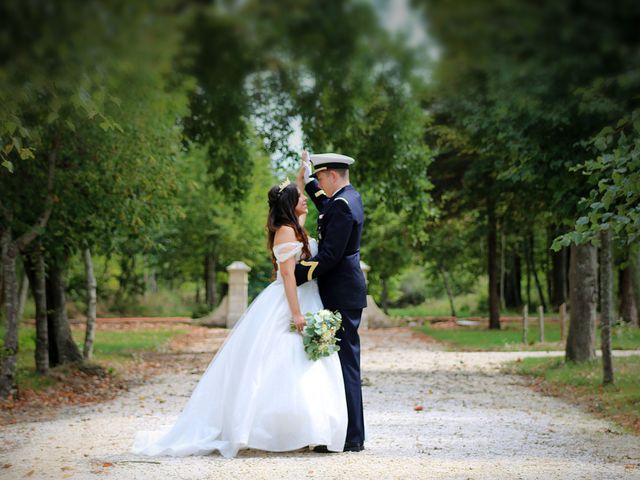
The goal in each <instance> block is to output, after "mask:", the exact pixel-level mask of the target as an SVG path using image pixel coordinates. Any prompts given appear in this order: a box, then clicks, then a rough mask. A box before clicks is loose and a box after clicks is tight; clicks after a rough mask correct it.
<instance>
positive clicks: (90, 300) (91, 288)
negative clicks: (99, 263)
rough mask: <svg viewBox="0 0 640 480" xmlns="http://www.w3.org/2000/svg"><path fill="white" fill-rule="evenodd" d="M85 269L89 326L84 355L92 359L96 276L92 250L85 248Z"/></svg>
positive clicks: (85, 357)
mask: <svg viewBox="0 0 640 480" xmlns="http://www.w3.org/2000/svg"><path fill="white" fill-rule="evenodd" d="M84 271H85V273H86V277H87V328H86V330H85V335H84V349H83V351H82V357H83V358H84V359H85V360H91V356H92V355H93V341H94V339H95V336H96V303H97V302H96V288H97V284H96V276H95V274H94V273H93V260H92V259H91V250H90V249H88V248H86V249H85V250H84Z"/></svg>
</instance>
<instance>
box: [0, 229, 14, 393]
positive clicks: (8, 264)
mask: <svg viewBox="0 0 640 480" xmlns="http://www.w3.org/2000/svg"><path fill="white" fill-rule="evenodd" d="M11 240H12V239H11V228H5V229H4V230H2V233H1V236H0V244H1V246H2V274H3V277H4V306H5V328H6V330H5V334H4V348H3V349H2V350H0V359H1V360H2V369H1V370H0V398H7V397H8V396H9V395H11V394H12V392H13V391H14V390H15V372H16V363H17V358H16V355H17V353H18V279H17V277H16V258H17V256H18V250H17V249H16V248H15V245H14V244H13V242H12V241H11Z"/></svg>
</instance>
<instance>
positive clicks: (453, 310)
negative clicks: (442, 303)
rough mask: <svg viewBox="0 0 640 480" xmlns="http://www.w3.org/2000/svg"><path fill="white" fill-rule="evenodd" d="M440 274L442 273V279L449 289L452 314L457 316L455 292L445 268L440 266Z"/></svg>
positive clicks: (445, 286)
mask: <svg viewBox="0 0 640 480" xmlns="http://www.w3.org/2000/svg"><path fill="white" fill-rule="evenodd" d="M439 270H440V275H442V281H443V283H444V288H445V289H446V290H447V296H448V297H449V306H450V308H451V316H452V317H457V315H456V307H455V305H454V303H453V292H452V291H451V284H450V283H449V275H448V274H447V271H446V270H445V269H444V268H440V269H439Z"/></svg>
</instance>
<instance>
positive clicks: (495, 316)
mask: <svg viewBox="0 0 640 480" xmlns="http://www.w3.org/2000/svg"><path fill="white" fill-rule="evenodd" d="M487 220H488V227H489V231H488V235H487V246H488V254H487V260H488V265H487V269H488V273H489V328H490V329H497V330H499V329H500V297H499V295H498V255H497V253H498V252H497V238H496V237H497V229H498V225H497V221H496V210H495V203H494V201H493V198H492V197H491V196H489V198H488V199H487Z"/></svg>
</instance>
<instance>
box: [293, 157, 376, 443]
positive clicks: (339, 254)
mask: <svg viewBox="0 0 640 480" xmlns="http://www.w3.org/2000/svg"><path fill="white" fill-rule="evenodd" d="M305 153H306V152H305ZM303 155H304V154H303ZM303 160H304V158H303ZM353 162H354V160H353V158H351V157H347V156H346V155H340V154H337V153H323V154H319V155H311V163H312V164H313V167H314V172H313V174H311V171H310V170H311V169H310V167H309V168H308V171H307V172H306V174H305V183H306V186H305V190H306V191H307V193H308V194H309V196H310V197H311V200H313V203H314V204H315V205H316V207H317V209H318V212H319V213H320V215H319V216H318V241H319V246H318V254H317V255H316V256H314V257H312V258H310V259H308V260H303V261H301V262H300V263H299V264H298V265H296V272H295V275H296V282H297V284H298V285H301V284H303V283H305V282H307V281H311V279H313V278H316V277H317V278H318V289H319V290H320V298H321V299H322V303H323V305H324V308H326V309H328V310H338V311H339V312H340V314H341V315H342V328H341V329H340V330H339V331H338V333H337V334H336V337H337V338H339V339H340V343H339V345H340V351H339V352H338V355H339V356H340V364H341V365H342V375H343V378H344V387H345V393H346V397H347V411H348V414H349V423H348V426H347V438H346V441H345V444H344V451H345V452H360V451H362V450H364V416H363V412H362V387H361V383H360V337H359V336H358V326H359V325H360V318H361V316H362V309H363V308H364V307H366V306H367V286H366V283H365V279H364V274H363V273H362V269H361V268H360V238H361V237H362V225H363V223H364V209H363V206H362V199H361V198H360V194H359V193H358V192H357V191H356V190H355V189H354V188H353V187H352V186H351V184H350V183H349V166H350V165H351V164H353ZM315 450H316V451H319V452H327V451H328V450H327V449H326V447H323V446H319V447H316V448H315Z"/></svg>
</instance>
